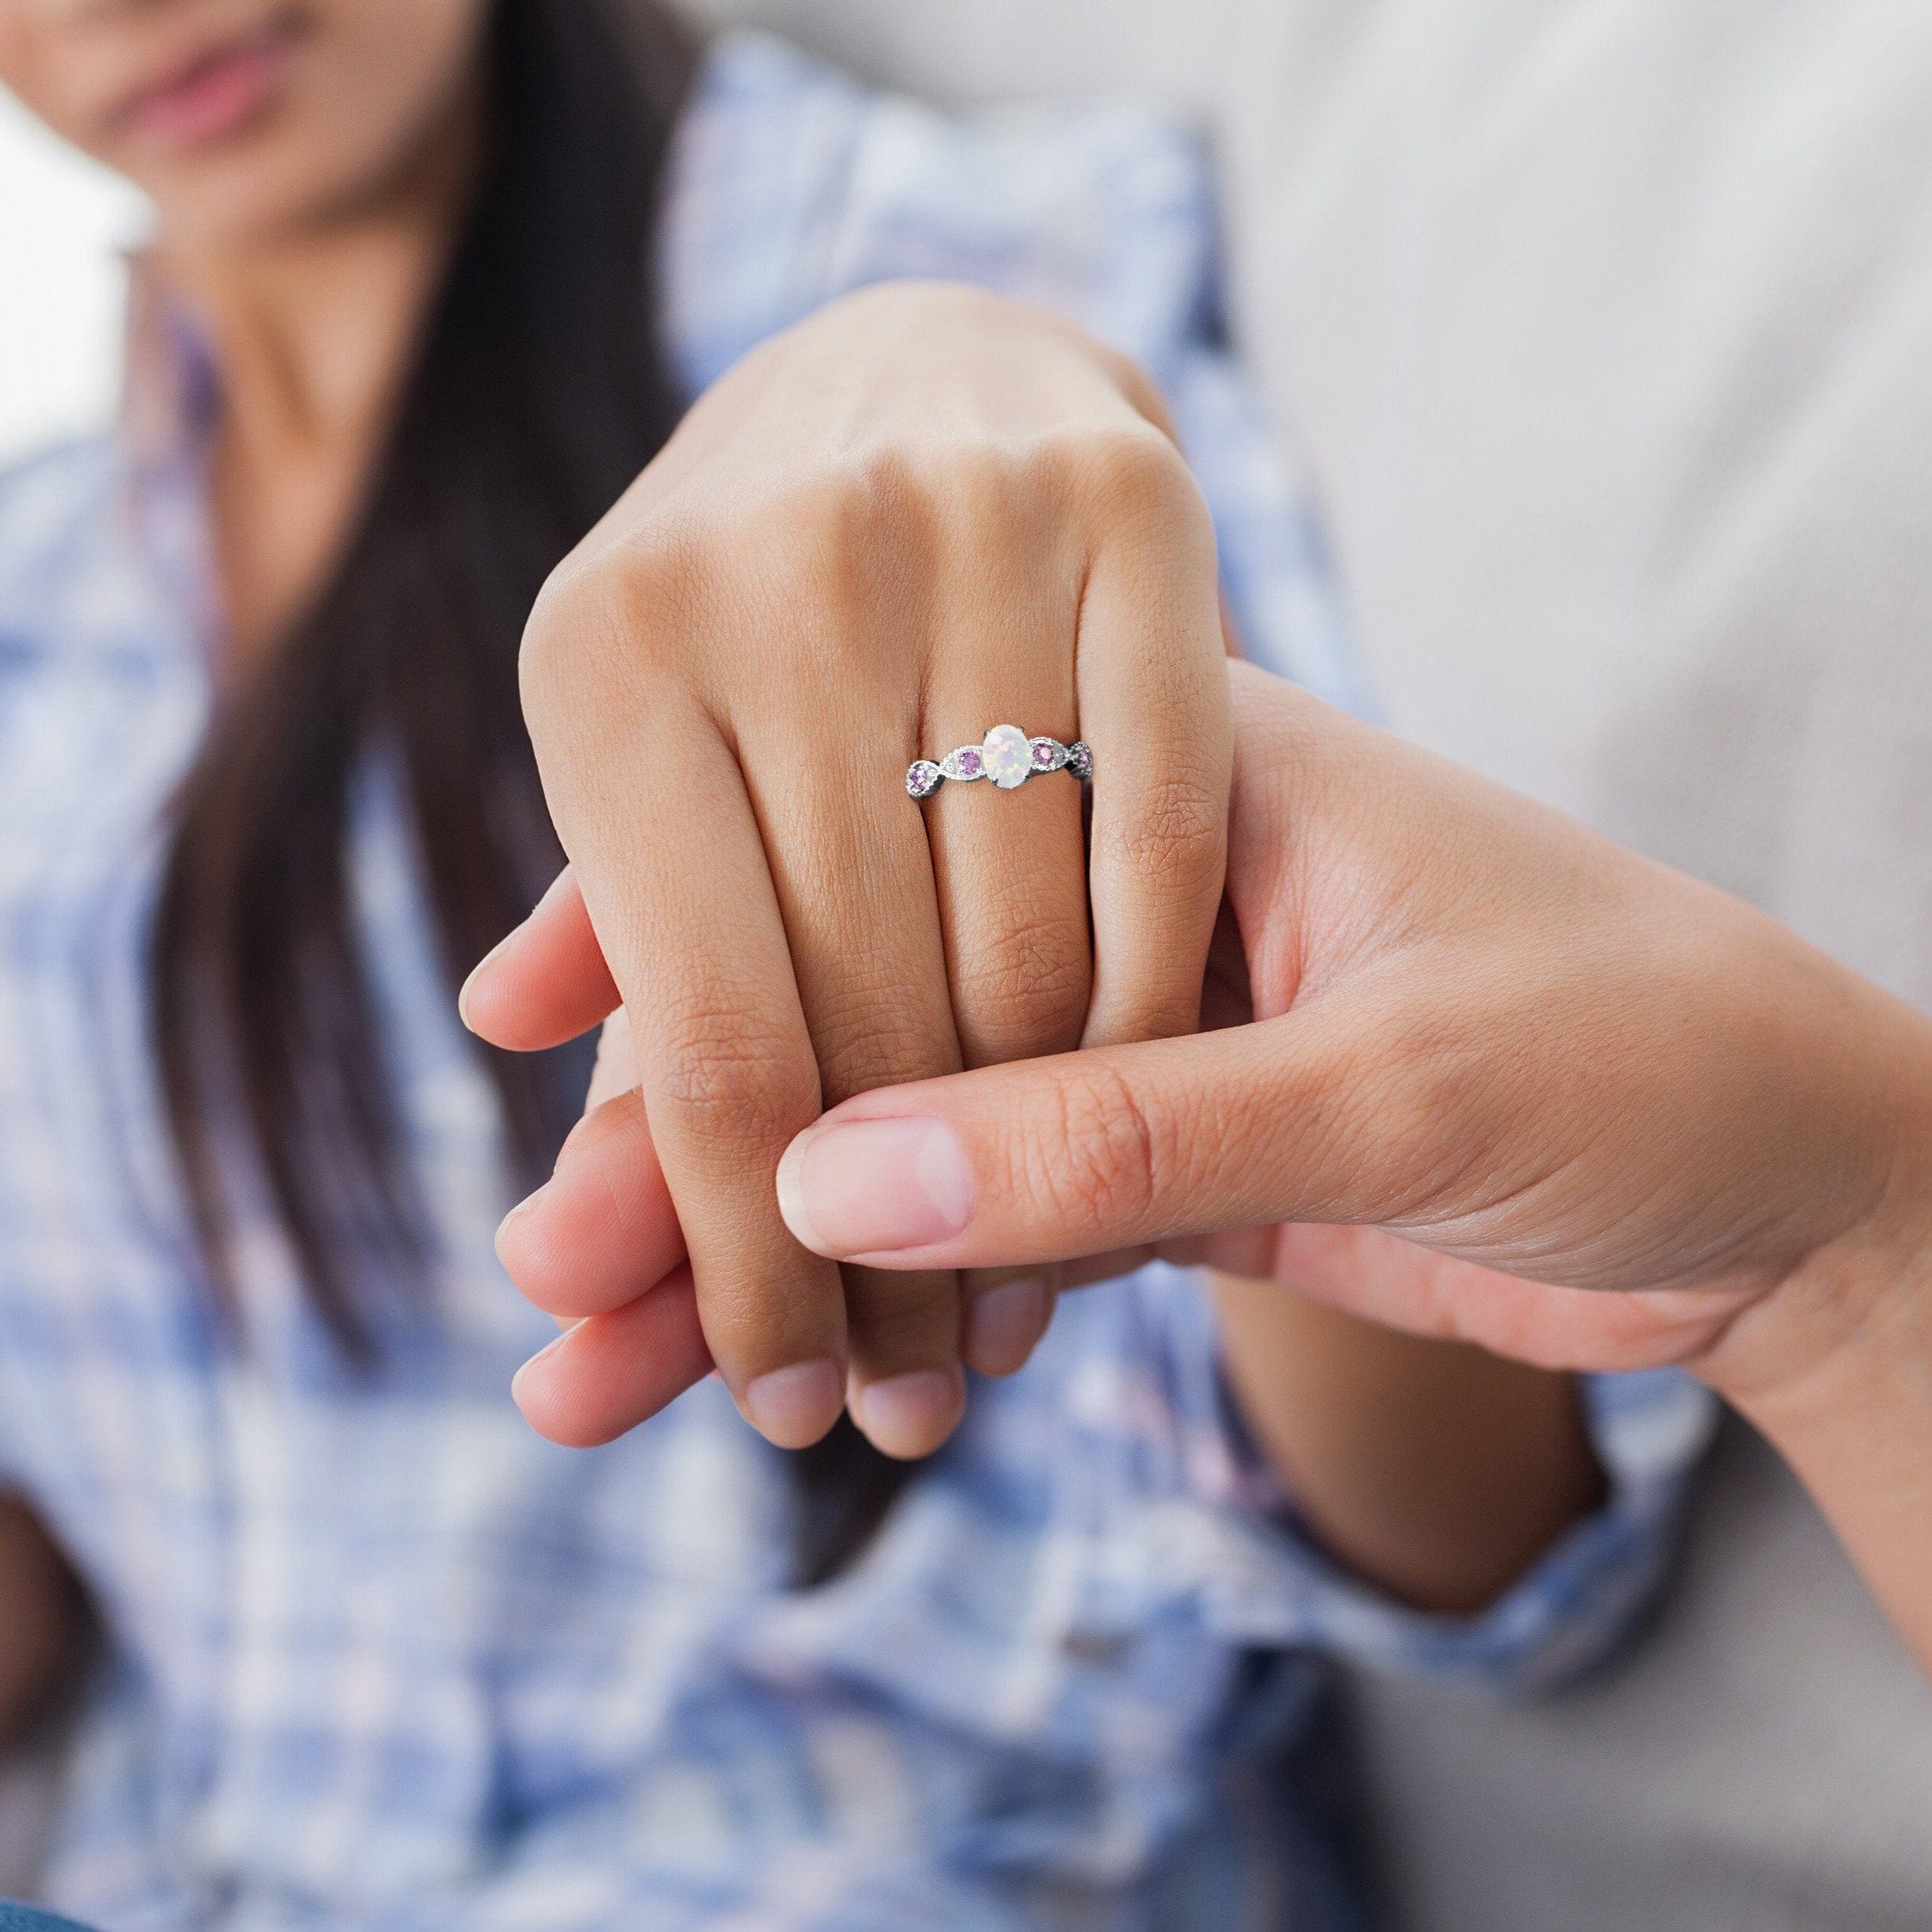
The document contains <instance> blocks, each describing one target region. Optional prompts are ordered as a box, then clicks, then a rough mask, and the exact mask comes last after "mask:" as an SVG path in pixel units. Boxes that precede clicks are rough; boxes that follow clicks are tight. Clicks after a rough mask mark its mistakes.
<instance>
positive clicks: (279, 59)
mask: <svg viewBox="0 0 1932 1932" xmlns="http://www.w3.org/2000/svg"><path fill="white" fill-rule="evenodd" d="M297 38H298V35H297V33H296V32H295V31H294V28H293V27H292V26H291V24H290V23H289V22H286V21H277V22H274V23H272V24H271V25H268V26H267V27H264V28H262V29H260V31H258V32H255V33H251V34H248V35H245V36H244V37H243V38H241V39H236V40H230V41H227V42H223V44H222V45H220V46H217V47H214V48H212V49H210V50H209V51H208V52H206V53H204V54H201V55H197V57H196V58H195V59H193V60H192V61H190V62H188V63H187V64H186V66H183V67H180V68H178V69H176V71H175V72H174V73H173V75H172V76H170V78H169V79H166V80H164V81H163V82H160V84H159V85H157V86H153V87H146V88H143V89H142V90H141V91H140V92H139V93H138V94H136V95H135V96H133V98H132V99H130V100H129V102H128V103H127V105H126V106H125V107H123V109H122V110H121V116H120V119H121V124H122V126H123V128H124V129H126V131H127V132H128V133H129V134H130V135H132V136H133V137H134V138H135V139H136V140H138V141H140V142H142V143H144V144H146V145H147V146H152V147H155V148H160V149H163V150H166V151H168V152H170V153H186V152H187V151H189V150H192V149H194V148H198V147H205V146H208V145H209V144H210V143H213V142H216V141H220V140H222V139H225V138H226V137H227V136H229V135H230V134H233V133H236V132H237V130H239V129H241V128H244V127H246V126H247V125H248V124H249V123H250V122H251V121H254V120H255V119H257V117H258V116H260V115H262V114H263V113H266V112H267V109H269V108H270V107H271V106H274V102H275V99H276V97H277V95H278V94H279V93H280V92H281V87H282V82H283V81H284V78H285V77H286V76H287V71H288V65H289V60H290V57H291V55H292V53H293V52H294V46H295V42H296V41H297Z"/></svg>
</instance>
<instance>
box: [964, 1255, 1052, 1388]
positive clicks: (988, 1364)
mask: <svg viewBox="0 0 1932 1932" xmlns="http://www.w3.org/2000/svg"><path fill="white" fill-rule="evenodd" d="M1046 1328H1047V1284H1046V1283H1045V1282H1043V1281H1040V1280H1039V1279H1037V1278H1028V1279H1026V1280H1024V1281H1017V1282H1001V1283H1000V1285H999V1286H998V1287H997V1288H989V1289H983V1290H982V1292H980V1293H979V1294H977V1295H974V1296H973V1298H972V1299H971V1300H970V1301H969V1302H968V1303H967V1304H966V1359H967V1360H968V1361H969V1362H971V1363H972V1364H973V1367H974V1368H976V1369H978V1370H979V1373H981V1374H982V1375H991V1376H1005V1375H1011V1374H1012V1373H1013V1371H1014V1370H1015V1369H1020V1368H1023V1367H1024V1366H1026V1358H1027V1356H1030V1355H1031V1354H1032V1353H1033V1349H1034V1346H1035V1345H1036V1344H1037V1342H1039V1340H1040V1336H1042V1335H1043V1334H1044V1333H1045V1332H1046Z"/></svg>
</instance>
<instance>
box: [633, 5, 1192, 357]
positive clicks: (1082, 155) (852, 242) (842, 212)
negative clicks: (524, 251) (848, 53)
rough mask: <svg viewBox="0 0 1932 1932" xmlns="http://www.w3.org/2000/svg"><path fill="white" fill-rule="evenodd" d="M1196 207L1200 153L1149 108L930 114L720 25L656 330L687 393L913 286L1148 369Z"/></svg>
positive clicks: (679, 153)
mask: <svg viewBox="0 0 1932 1932" xmlns="http://www.w3.org/2000/svg"><path fill="white" fill-rule="evenodd" d="M1213 209H1214V190H1213V173H1212V170H1211V167H1210V166H1209V163H1208V157H1207V155H1206V152H1205V149H1204V147H1203V146H1202V144H1201V142H1200V141H1199V139H1198V138H1197V136H1196V135H1195V133H1194V131H1193V130H1192V129H1191V128H1190V127H1189V126H1187V125H1186V124H1185V123H1184V122H1182V121H1181V120H1179V119H1176V118H1175V117H1174V116H1172V115H1171V114H1170V113H1167V112H1166V111H1164V110H1163V109H1160V108H1158V107H1157V106H1152V105H1151V104H1142V103H1138V102H1131V101H1128V102H1042V103H1037V104H1033V105H1023V106H1004V107H1000V108H996V109H982V110H978V111H975V112H971V113H958V114H949V113H943V112H942V111H940V110H939V109H935V108H933V107H932V106H929V105H927V104H926V103H925V102H920V101H917V100H915V99H911V98H910V97H909V96H904V95H900V94H895V93H892V92H885V91H882V90H880V89H875V88H872V87H869V86H866V85H865V84H864V83H863V82H860V81H858V80H856V79H854V78H852V76H849V75H847V74H845V73H843V72H841V71H839V70H838V69H836V68H834V67H831V66H827V65H825V63H824V62H820V61H818V60H815V59H811V57H809V56H808V55H805V54H803V53H801V52H798V51H797V50H796V49H793V48H791V47H790V46H788V45H786V44H785V42H782V41H779V40H776V39H771V37H769V36H768V35H761V34H755V33H748V32H736V33H729V34H726V35H723V36H721V38H720V39H718V40H717V42H714V44H713V45H712V47H711V50H710V52H709V53H708V55H707V58H706V60H705V62H704V67H703V69H702V71H701V75H700V77H699V79H698V82H697V86H696V89H695V90H694V95H693V97H692V99H691V101H690V105H689V106H688V107H687V110H686V113H685V115H684V120H683V123H682V124H681V126H680V129H679V132H678V136H677V140H676V141H675V143H674V146H673V150H672V158H671V163H670V178H669V182H668V193H667V200H666V203H665V213H664V222H663V224H662V227H661V229H660V286H661V288H662V291H663V300H664V312H665V318H666V327H667V337H668V339H669V343H670V349H671V352H672V354H673V357H674V361H675V362H676V364H677V371H678V373H679V375H680V376H681V377H682V378H684V381H685V382H686V384H687V387H688V388H690V390H691V391H693V392H695V391H697V390H698V389H701V388H704V386H705V385H707V383H709V382H710V381H711V380H713V379H714V378H715V377H717V375H721V373H722V372H723V371H724V369H725V368H727V367H728V366H729V365H730V364H731V362H733V361H735V360H736V359H737V358H738V356H739V355H741V354H743V353H744V351H746V350H748V349H749V348H752V347H754V346H755V344H757V343H758V341H761V340H763V339H764V338H765V337H766V336H768V335H770V334H774V333H776V332H777V331H778V330H780V329H782V328H786V327H788V326H789V325H790V324H791V323H793V322H795V321H798V320H800V319H801V318H803V317H804V316H805V315H807V314H810V313H811V311H813V310H814V309H815V308H818V307H821V306H822V304H824V303H825V302H826V301H829V300H831V299H832V297H834V296H836V295H838V294H843V293H845V291H848V290H850V289H852V288H855V287H861V286H862V285H864V284H866V283H869V282H874V281H887V280H892V279H897V278H900V277H940V278H946V279H954V280H959V281H972V282H976V283H978V284H981V285H983V286H985V287H992V288H996V289H998V290H999V291H1001V292H1003V293H1005V294H1011V295H1013V296H1015V297H1018V298H1020V299H1022V300H1025V301H1035V302H1038V303H1040V304H1043V306H1046V307H1052V308H1056V309H1058V310H1060V311H1063V312H1065V313H1067V314H1072V315H1073V316H1074V318H1076V319H1077V320H1079V321H1081V322H1082V323H1084V324H1085V325H1086V326H1087V327H1088V328H1091V329H1093V330H1094V331H1095V332H1096V333H1097V334H1101V335H1103V336H1105V337H1107V338H1108V339H1110V340H1111V341H1114V342H1115V343H1116V344H1117V346H1119V347H1121V348H1123V349H1124V350H1126V351H1127V352H1128V353H1130V354H1134V355H1136V356H1137V357H1138V358H1141V359H1142V360H1143V361H1149V362H1158V360H1159V359H1160V356H1161V351H1162V348H1163V347H1164V344H1168V343H1169V342H1171V341H1174V340H1176V339H1178V337H1179V336H1180V335H1181V334H1182V333H1183V331H1184V329H1185V328H1186V327H1187V325H1188V323H1189V321H1191V319H1192V318H1193V316H1194V312H1195V311H1197V310H1198V307H1199V306H1200V304H1201V302H1202V301H1203V299H1204V291H1205V290H1206V289H1207V288H1208V286H1209V284H1210V282H1211V276H1212V272H1213V260H1212V257H1213V250H1214V247H1215V230H1216V223H1215V219H1214V213H1213Z"/></svg>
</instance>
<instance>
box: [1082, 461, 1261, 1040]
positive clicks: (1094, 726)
mask: <svg viewBox="0 0 1932 1932" xmlns="http://www.w3.org/2000/svg"><path fill="white" fill-rule="evenodd" d="M1111 488H1112V490H1113V492H1114V496H1113V499H1112V500H1110V503H1109V505H1108V513H1107V518H1106V528H1107V531H1108V533H1109V534H1108V537H1107V540H1106V541H1105V543H1104V545H1103V546H1102V547H1101V548H1100V550H1099V551H1098V553H1097V554H1096V555H1095V556H1094V558H1093V559H1092V561H1091V563H1090V566H1089V570H1088V573H1087V583H1086V590H1085V595H1084V598H1083V600H1082V603H1081V609H1080V646H1079V654H1078V663H1079V686H1080V688H1079V694H1078V695H1079V701H1080V735H1081V736H1082V737H1083V738H1085V739H1086V741H1087V743H1088V744H1090V746H1091V747H1092V748H1093V751H1094V774H1093V778H1092V781H1091V789H1092V793H1093V821H1092V829H1091V852H1090V856H1089V859H1088V882H1089V887H1090V892H1091V895H1092V902H1093V922H1094V987H1093V996H1092V1000H1091V1001H1090V1005H1089V1007H1088V1011H1087V1023H1086V1031H1085V1034H1084V1039H1085V1041H1086V1043H1087V1044H1088V1045H1090V1046H1092V1045H1104V1044H1110V1043H1114V1042H1117V1041H1121V1040H1148V1039H1155V1038H1159V1037H1164V1036H1167V1035H1171V1034H1177V1033H1191V1032H1192V1031H1193V1030H1194V1027H1195V1026H1196V1025H1197V1024H1198V1020H1199V1016H1200V1011H1201V979H1202V975H1203V973H1204V970H1205V966H1206V962H1207V957H1208V943H1209V941H1210V939H1211V937H1212V936H1213V933H1214V929H1215V916H1216V914H1217V912H1218V910H1219V909H1220V904H1221V886H1222V882H1223V877H1224V874H1225V865H1226V857H1227V835H1228V797H1229V790H1230V786H1231V778H1232V771H1233V760H1234V735H1233V724H1232V720H1231V707H1230V704H1229V700H1228V671H1227V664H1226V659H1225V654H1224V638H1223V633H1222V630H1221V599H1220V592H1219V589H1218V585H1217V583H1216V576H1215V546H1214V532H1213V528H1212V526H1211V523H1210V522H1209V521H1208V513H1207V509H1206V506H1205V504H1203V502H1201V495H1200V492H1199V490H1198V489H1197V488H1196V487H1195V486H1194V482H1193V480H1192V479H1191V477H1190V476H1189V475H1188V472H1187V471H1186V469H1185V467H1184V465H1182V464H1181V460H1180V459H1179V457H1178V455H1176V454H1175V453H1174V450H1173V449H1172V447H1171V445H1168V443H1167V442H1165V440H1164V438H1154V437H1151V438H1150V439H1149V446H1148V449H1147V452H1146V454H1145V456H1144V459H1143V460H1142V461H1141V462H1130V463H1127V464H1124V465H1116V473H1115V475H1114V481H1113V482H1112V485H1111Z"/></svg>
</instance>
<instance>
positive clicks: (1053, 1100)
mask: <svg viewBox="0 0 1932 1932" xmlns="http://www.w3.org/2000/svg"><path fill="white" fill-rule="evenodd" d="M1035 1106H1036V1107H1037V1110H1038V1115H1037V1117H1036V1119H1035V1120H1034V1121H1033V1122H1032V1123H1030V1126H1031V1129H1032V1131H1030V1132H1026V1133H1024V1134H1021V1135H1020V1136H1019V1137H1018V1138H1017V1140H1016V1143H1015V1144H1016V1147H1018V1149H1019V1150H1020V1155H1019V1158H1020V1161H1022V1163H1023V1171H1020V1172H1018V1173H1016V1174H1013V1176H1012V1177H1011V1180H1012V1184H1013V1186H1014V1187H1015V1188H1016V1189H1017V1190H1018V1191H1020V1198H1021V1199H1023V1200H1030V1201H1033V1202H1034V1203H1036V1204H1037V1205H1038V1206H1039V1207H1040V1208H1041V1209H1042V1210H1043V1211H1044V1212H1045V1213H1046V1214H1047V1215H1048V1216H1050V1217H1051V1218H1053V1220H1054V1221H1056V1222H1057V1223H1058V1224H1060V1225H1065V1226H1068V1227H1073V1228H1104V1229H1105V1230H1107V1232H1108V1233H1109V1234H1110V1235H1121V1236H1123V1237H1127V1236H1131V1235H1132V1234H1133V1233H1134V1232H1135V1231H1138V1230H1140V1229H1141V1228H1144V1227H1146V1226H1147V1225H1148V1222H1149V1219H1150V1217H1151V1215H1152V1212H1153V1210H1154V1205H1155V1203H1156V1201H1157V1200H1158V1197H1159V1192H1160V1188H1161V1182H1162V1178H1163V1177H1164V1175H1167V1174H1170V1173H1171V1171H1172V1168H1173V1165H1174V1158H1175V1151H1176V1146H1177V1143H1176V1141H1175V1137H1174V1135H1173V1134H1172V1132H1171V1130H1170V1129H1168V1127H1164V1126H1163V1125H1162V1124H1161V1121H1159V1120H1158V1118H1157V1117H1155V1116H1154V1115H1153V1114H1151V1113H1150V1112H1149V1111H1148V1110H1147V1109H1146V1108H1145V1107H1143V1106H1142V1104H1141V1100H1140V1098H1139V1096H1138V1095H1137V1094H1136V1093H1135V1091H1134V1088H1133V1087H1132V1085H1131V1084H1130V1083H1129V1082H1128V1081H1127V1080H1125V1079H1124V1078H1123V1077H1122V1076H1121V1074H1119V1073H1117V1071H1116V1070H1114V1068H1112V1067H1110V1066H1108V1065H1107V1063H1105V1062H1104V1061H1094V1062H1091V1063H1079V1062H1076V1063H1070V1064H1069V1065H1068V1066H1067V1068H1066V1069H1065V1070H1064V1073H1063V1077H1061V1078H1060V1079H1059V1080H1056V1081H1055V1082H1053V1084H1051V1085H1050V1086H1049V1087H1047V1088H1045V1089H1044V1090H1043V1093H1042V1094H1041V1095H1040V1097H1039V1098H1038V1100H1037V1101H1036V1103H1035Z"/></svg>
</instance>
